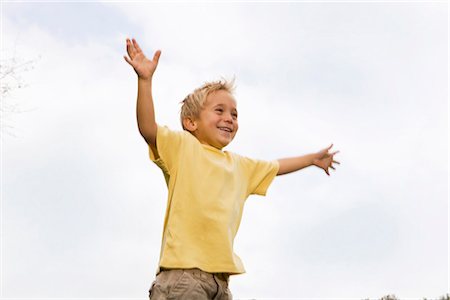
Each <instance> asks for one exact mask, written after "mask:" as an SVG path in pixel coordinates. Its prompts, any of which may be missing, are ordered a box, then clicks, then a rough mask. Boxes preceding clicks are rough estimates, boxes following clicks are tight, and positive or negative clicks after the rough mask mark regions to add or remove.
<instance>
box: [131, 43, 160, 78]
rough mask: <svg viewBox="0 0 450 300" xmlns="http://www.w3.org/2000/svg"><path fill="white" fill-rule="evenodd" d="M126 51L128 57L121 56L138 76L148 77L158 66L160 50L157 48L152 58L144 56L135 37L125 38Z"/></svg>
mask: <svg viewBox="0 0 450 300" xmlns="http://www.w3.org/2000/svg"><path fill="white" fill-rule="evenodd" d="M127 53H128V56H129V57H127V56H125V55H124V57H123V58H125V60H126V62H127V63H129V64H130V65H131V66H132V67H133V68H134V71H135V72H136V74H137V75H138V76H139V78H142V79H150V78H151V77H152V76H153V73H154V72H155V70H156V67H157V66H158V61H159V57H160V55H161V51H160V50H157V51H156V52H155V54H154V55H153V60H149V59H148V58H147V57H145V55H144V52H142V50H141V48H140V47H139V45H138V43H137V42H136V40H135V39H132V40H131V41H130V39H127Z"/></svg>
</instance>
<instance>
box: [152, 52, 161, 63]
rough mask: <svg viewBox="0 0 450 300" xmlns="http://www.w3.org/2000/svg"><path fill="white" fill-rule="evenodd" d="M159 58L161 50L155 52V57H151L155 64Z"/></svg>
mask: <svg viewBox="0 0 450 300" xmlns="http://www.w3.org/2000/svg"><path fill="white" fill-rule="evenodd" d="M160 56H161V50H157V51H156V52H155V55H153V61H154V62H155V63H158V62H159V57H160Z"/></svg>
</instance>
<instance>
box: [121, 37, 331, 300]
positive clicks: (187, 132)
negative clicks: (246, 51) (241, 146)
mask: <svg viewBox="0 0 450 300" xmlns="http://www.w3.org/2000/svg"><path fill="white" fill-rule="evenodd" d="M126 48H127V53H128V56H129V57H127V56H124V58H125V60H126V61H127V62H128V63H129V64H130V65H131V66H132V67H133V68H134V70H135V72H136V74H137V75H138V96H137V122H138V127H139V132H140V133H141V135H142V137H143V138H144V139H145V141H146V142H147V144H148V145H149V148H150V150H149V151H150V158H151V160H152V161H153V162H155V163H156V164H157V165H158V166H159V167H160V168H161V170H162V171H163V173H164V177H165V179H166V183H167V187H168V191H169V193H168V202H167V209H166V215H165V220H164V230H163V238H162V246H161V254H160V261H159V268H158V271H157V276H156V280H155V281H154V282H153V284H152V287H151V289H150V299H151V300H155V299H158V300H159V299H198V300H202V299H205V300H206V299H224V300H225V299H232V296H231V293H230V291H229V289H228V281H229V276H230V275H233V274H241V273H244V272H245V270H244V267H243V265H242V262H241V260H240V259H239V257H238V256H237V255H236V254H234V252H233V240H234V237H235V235H236V233H237V230H238V227H239V223H240V220H241V216H242V209H243V206H244V202H245V199H246V198H247V197H248V196H249V195H251V194H259V195H265V194H266V191H267V188H268V187H269V185H270V183H271V182H272V180H273V178H274V177H275V176H276V175H282V174H287V173H291V172H294V171H297V170H300V169H303V168H305V167H308V166H311V165H315V166H317V167H319V168H321V169H323V170H324V171H325V172H326V174H327V175H330V174H329V172H328V169H329V168H332V169H334V167H333V165H332V163H337V164H339V162H337V161H335V160H333V156H334V155H335V154H336V153H338V151H336V152H334V153H328V150H330V148H331V147H332V146H333V145H331V146H330V147H328V148H326V149H324V150H321V151H319V152H317V153H313V154H308V155H304V156H300V157H294V158H284V159H279V160H276V161H262V160H255V159H251V158H247V157H243V156H240V155H237V154H234V153H230V152H228V151H222V149H223V148H224V147H225V146H227V145H228V144H229V143H230V142H231V141H232V140H233V138H234V136H235V135H236V132H237V130H238V128H239V126H238V112H237V108H236V101H235V99H234V97H233V95H232V90H233V86H232V84H231V83H229V82H226V81H218V82H211V83H206V84H204V85H203V86H201V87H200V88H198V89H196V90H195V91H194V92H193V93H191V94H190V95H188V96H187V97H186V98H185V99H184V100H183V105H182V108H181V116H180V119H181V123H182V127H183V129H184V131H181V132H180V131H172V130H170V129H168V128H167V127H163V126H160V125H158V124H157V123H156V121H155V113H154V108H153V99H152V77H153V73H154V72H155V70H156V67H157V65H158V61H159V57H160V55H161V51H159V50H158V51H156V52H155V54H154V56H153V60H149V59H147V58H146V57H145V55H144V54H143V52H142V50H141V49H140V47H139V45H138V43H137V42H136V40H134V39H133V40H129V39H127V41H126Z"/></svg>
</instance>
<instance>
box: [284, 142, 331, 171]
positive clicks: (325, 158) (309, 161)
mask: <svg viewBox="0 0 450 300" xmlns="http://www.w3.org/2000/svg"><path fill="white" fill-rule="evenodd" d="M331 147H333V144H331V146H330V147H328V148H325V149H323V150H321V151H319V152H317V153H312V154H306V155H303V156H298V157H291V158H282V159H278V163H279V165H280V168H279V170H278V173H277V175H283V174H288V173H291V172H295V171H298V170H301V169H303V168H306V167H309V166H313V165H314V166H316V167H319V168H321V169H323V170H324V171H325V173H327V175H328V176H330V173H329V171H328V168H331V169H333V170H336V169H335V168H334V166H333V163H336V164H340V163H339V162H338V161H335V160H334V155H336V154H337V153H338V152H339V151H335V152H333V153H329V152H328V151H329V150H330V149H331Z"/></svg>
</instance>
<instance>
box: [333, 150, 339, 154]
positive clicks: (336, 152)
mask: <svg viewBox="0 0 450 300" xmlns="http://www.w3.org/2000/svg"><path fill="white" fill-rule="evenodd" d="M339 152H340V151H339V150H338V151H335V152H333V153H331V155H335V154H338V153H339Z"/></svg>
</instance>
